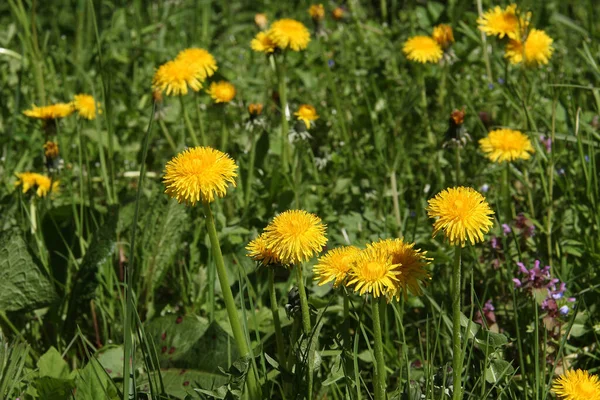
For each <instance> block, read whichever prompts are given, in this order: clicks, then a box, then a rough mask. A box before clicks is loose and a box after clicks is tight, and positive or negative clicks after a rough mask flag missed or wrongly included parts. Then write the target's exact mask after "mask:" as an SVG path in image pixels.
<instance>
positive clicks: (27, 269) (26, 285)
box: [0, 231, 56, 311]
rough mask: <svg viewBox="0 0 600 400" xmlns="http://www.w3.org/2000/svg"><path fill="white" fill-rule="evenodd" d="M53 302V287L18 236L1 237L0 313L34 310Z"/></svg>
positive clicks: (39, 263)
mask: <svg viewBox="0 0 600 400" xmlns="http://www.w3.org/2000/svg"><path fill="white" fill-rule="evenodd" d="M55 299H56V291H55V290H54V286H53V285H52V283H51V281H50V279H49V278H48V276H47V274H46V272H45V270H44V267H43V266H42V264H41V262H40V261H39V260H38V259H37V257H36V256H35V255H34V254H33V253H32V252H31V250H30V249H29V247H28V246H27V244H26V243H25V240H24V239H23V237H22V236H21V234H20V233H19V232H17V231H6V232H4V233H2V234H0V310H4V311H27V310H34V309H37V308H41V307H44V306H47V305H48V304H50V303H52V302H53V301H54V300H55Z"/></svg>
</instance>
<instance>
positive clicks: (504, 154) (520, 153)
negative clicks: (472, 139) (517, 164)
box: [479, 129, 535, 162]
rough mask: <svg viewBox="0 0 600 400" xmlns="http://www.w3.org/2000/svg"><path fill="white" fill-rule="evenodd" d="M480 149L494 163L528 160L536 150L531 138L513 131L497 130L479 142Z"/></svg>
mask: <svg viewBox="0 0 600 400" xmlns="http://www.w3.org/2000/svg"><path fill="white" fill-rule="evenodd" d="M479 147H480V148H481V150H482V151H483V152H484V153H485V154H486V156H487V157H488V158H489V159H490V160H492V161H493V162H504V161H514V160H527V159H529V157H531V154H530V153H533V152H534V151H535V150H534V149H533V146H532V145H531V141H530V140H529V138H528V137H527V136H526V135H524V134H523V133H521V132H519V131H515V130H512V129H496V130H494V131H491V132H490V133H488V135H487V137H485V138H483V139H481V140H479Z"/></svg>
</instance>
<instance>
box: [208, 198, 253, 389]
mask: <svg viewBox="0 0 600 400" xmlns="http://www.w3.org/2000/svg"><path fill="white" fill-rule="evenodd" d="M202 205H203V207H204V214H205V216H206V229H207V231H208V237H209V238H210V244H211V246H212V253H213V258H214V261H215V265H216V266H217V275H218V276H219V283H220V284H221V291H222V292H223V300H224V301H225V307H226V308H227V316H228V317H229V323H230V324H231V331H232V332H233V338H234V339H235V343H236V345H237V348H238V351H239V352H240V356H242V357H245V356H250V357H252V354H251V353H250V350H249V347H248V343H246V335H245V334H244V330H243V329H242V325H241V324H240V317H239V315H238V312H237V308H236V306H235V300H234V299H233V293H232V292H231V286H229V279H228V278H227V271H226V270H225V262H224V261H223V254H222V253H221V245H220V244H219V237H218V236H217V228H216V227H215V220H214V218H213V214H212V211H211V209H210V204H209V203H208V202H205V201H204V202H202ZM254 374H255V371H254V368H251V370H250V371H249V372H248V375H247V380H246V383H247V384H248V392H249V394H250V398H251V399H253V400H258V399H260V398H261V395H260V387H259V386H257V382H256V376H255V375H254Z"/></svg>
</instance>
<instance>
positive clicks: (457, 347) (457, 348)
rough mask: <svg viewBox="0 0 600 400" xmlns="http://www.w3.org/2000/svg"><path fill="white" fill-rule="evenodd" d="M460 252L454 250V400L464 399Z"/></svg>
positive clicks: (458, 248)
mask: <svg viewBox="0 0 600 400" xmlns="http://www.w3.org/2000/svg"><path fill="white" fill-rule="evenodd" d="M460 252H461V247H460V246H456V247H455V248H454V265H453V269H452V370H453V371H452V374H453V388H454V389H453V394H452V399H453V400H461V399H462V386H461V383H462V379H461V377H462V367H463V365H462V364H463V354H462V346H461V343H460V309H461V307H460V297H461V291H460V286H461V277H460V267H461V266H460Z"/></svg>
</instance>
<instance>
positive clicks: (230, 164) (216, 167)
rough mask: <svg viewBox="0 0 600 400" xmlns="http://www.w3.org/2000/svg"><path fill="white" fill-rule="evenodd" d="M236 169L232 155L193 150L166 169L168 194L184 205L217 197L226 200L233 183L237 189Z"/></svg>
mask: <svg viewBox="0 0 600 400" xmlns="http://www.w3.org/2000/svg"><path fill="white" fill-rule="evenodd" d="M236 170H237V165H236V164H235V162H234V161H233V160H232V159H231V158H230V157H229V155H228V154H225V153H223V152H221V151H219V150H215V149H213V148H211V147H202V146H198V147H192V148H189V149H186V150H184V151H182V152H181V153H179V154H178V155H177V156H175V157H174V158H173V159H171V161H169V162H168V163H167V165H166V166H165V176H164V177H163V183H164V184H165V186H166V190H165V193H167V194H168V195H169V196H170V197H173V198H175V199H177V201H178V202H180V203H184V202H185V203H187V204H191V205H195V204H196V202H198V201H202V202H205V203H210V202H213V201H214V200H215V195H216V196H218V197H224V196H225V194H226V193H227V187H228V186H229V184H231V185H233V186H235V177H236V176H237V172H236Z"/></svg>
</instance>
